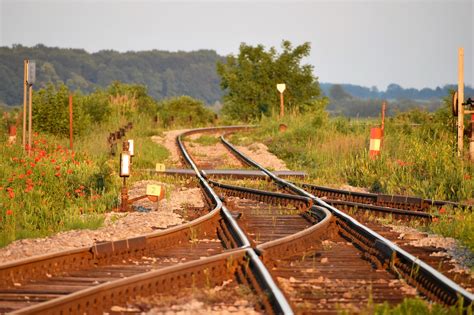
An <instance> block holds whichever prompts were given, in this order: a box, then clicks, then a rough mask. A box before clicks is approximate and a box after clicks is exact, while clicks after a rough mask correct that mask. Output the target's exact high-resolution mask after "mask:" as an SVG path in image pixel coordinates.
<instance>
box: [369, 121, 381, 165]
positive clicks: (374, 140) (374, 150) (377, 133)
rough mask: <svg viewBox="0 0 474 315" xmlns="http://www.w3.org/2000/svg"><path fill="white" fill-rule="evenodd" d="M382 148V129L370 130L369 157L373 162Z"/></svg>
mask: <svg viewBox="0 0 474 315" xmlns="http://www.w3.org/2000/svg"><path fill="white" fill-rule="evenodd" d="M381 146H382V128H379V127H375V128H371V129H370V147H369V156H370V158H371V159H372V160H375V159H376V158H377V156H379V155H380V149H381Z"/></svg>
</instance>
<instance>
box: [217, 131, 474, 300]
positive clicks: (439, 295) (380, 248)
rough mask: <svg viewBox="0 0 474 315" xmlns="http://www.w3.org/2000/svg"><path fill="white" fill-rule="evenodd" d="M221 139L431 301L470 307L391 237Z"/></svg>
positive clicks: (458, 290) (460, 292)
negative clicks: (333, 219) (310, 203)
mask: <svg viewBox="0 0 474 315" xmlns="http://www.w3.org/2000/svg"><path fill="white" fill-rule="evenodd" d="M221 141H222V142H223V143H224V145H226V146H227V147H228V148H229V149H230V150H231V151H232V152H233V153H234V154H236V155H238V156H240V158H241V159H242V160H244V161H246V162H247V163H248V164H249V165H251V166H253V167H256V168H258V169H260V170H261V171H263V172H264V173H265V174H267V175H268V176H269V177H270V178H271V179H272V180H273V181H274V182H275V183H276V184H277V185H278V186H281V187H286V188H287V189H289V190H291V191H293V192H294V193H296V194H298V195H300V196H305V197H309V198H311V199H313V201H314V202H315V203H316V204H317V205H319V206H321V207H324V208H326V209H328V210H330V211H331V212H332V214H333V215H334V216H335V217H336V218H337V223H338V224H339V225H340V227H341V228H342V229H344V230H346V233H347V235H348V237H350V238H351V239H352V240H353V241H354V242H357V243H359V244H360V245H361V246H363V248H365V249H366V250H367V251H368V252H369V253H370V255H371V256H372V257H376V258H377V260H378V262H377V264H378V265H379V266H383V267H385V268H386V269H387V270H390V271H392V272H394V273H396V274H400V275H402V276H403V277H404V278H405V279H406V281H407V282H408V283H410V284H412V285H413V286H415V287H416V288H417V289H418V290H419V291H420V292H422V293H423V294H425V295H426V296H427V297H428V298H430V299H431V300H433V301H437V302H441V303H444V304H446V305H455V304H456V303H458V302H459V301H461V302H462V303H463V305H464V306H465V307H472V304H473V300H474V295H473V294H471V293H470V292H468V291H466V290H465V289H464V288H462V287H460V286H459V285H458V284H456V283H455V282H453V281H452V280H450V279H448V278H447V277H446V276H444V275H443V274H441V273H440V272H438V271H437V270H435V269H434V268H432V267H431V266H429V265H428V264H426V263H424V262H423V261H420V260H419V259H417V258H416V257H414V256H413V255H411V254H410V253H408V252H406V251H405V250H403V249H401V248H399V247H398V246H397V245H395V244H394V243H392V242H391V241H389V240H387V239H385V238H384V237H382V236H380V235H379V234H377V233H375V232H374V231H372V230H371V229H369V228H367V227H366V226H364V225H362V224H361V223H359V222H358V221H356V220H355V219H353V218H352V217H350V216H349V215H347V214H345V213H344V212H342V211H340V210H338V209H336V208H335V207H333V206H331V205H329V204H328V203H326V202H325V201H324V200H322V199H321V198H318V197H316V196H314V195H312V194H310V193H308V192H307V191H305V190H303V189H301V188H300V187H297V186H296V185H295V184H293V183H290V182H287V181H285V180H283V179H281V178H279V177H278V176H275V175H274V174H273V173H272V172H270V171H268V170H267V169H266V168H264V167H263V166H261V165H260V164H258V163H256V162H255V161H253V160H252V159H250V158H249V157H247V156H245V155H243V154H242V153H241V152H240V151H238V150H237V149H236V148H235V147H234V146H233V145H232V144H231V143H230V142H228V141H227V140H226V139H225V138H224V137H223V136H221Z"/></svg>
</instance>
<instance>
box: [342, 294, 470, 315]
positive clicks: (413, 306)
mask: <svg viewBox="0 0 474 315" xmlns="http://www.w3.org/2000/svg"><path fill="white" fill-rule="evenodd" d="M360 313H361V314H378V315H406V314H413V315H415V314H416V315H457V314H470V315H472V306H471V307H469V308H463V307H462V305H461V304H459V305H454V306H451V307H445V306H443V305H440V304H436V303H428V302H427V301H425V300H422V299H420V298H407V299H404V300H403V302H401V303H400V304H398V305H395V306H390V305H389V304H388V303H387V302H385V303H383V304H373V303H372V302H369V304H368V305H367V308H366V309H365V310H362V311H361V312H360ZM342 314H347V313H346V312H342Z"/></svg>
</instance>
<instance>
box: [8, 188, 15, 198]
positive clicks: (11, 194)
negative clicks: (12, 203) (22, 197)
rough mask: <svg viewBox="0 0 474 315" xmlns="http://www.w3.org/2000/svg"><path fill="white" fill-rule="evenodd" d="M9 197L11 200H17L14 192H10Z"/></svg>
mask: <svg viewBox="0 0 474 315" xmlns="http://www.w3.org/2000/svg"><path fill="white" fill-rule="evenodd" d="M8 196H9V197H10V199H13V198H15V193H14V192H13V190H9V191H8Z"/></svg>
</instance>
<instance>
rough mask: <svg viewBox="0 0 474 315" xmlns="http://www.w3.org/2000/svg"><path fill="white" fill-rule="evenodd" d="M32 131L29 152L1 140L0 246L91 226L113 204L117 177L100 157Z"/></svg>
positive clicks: (114, 202)
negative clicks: (31, 146)
mask: <svg viewBox="0 0 474 315" xmlns="http://www.w3.org/2000/svg"><path fill="white" fill-rule="evenodd" d="M56 140H57V139H55V138H53V137H45V136H35V138H34V148H33V149H32V154H31V155H30V156H28V155H26V154H25V153H24V152H23V150H22V148H21V146H20V145H13V146H7V145H3V146H0V209H1V211H0V246H4V245H6V244H8V243H10V242H11V241H13V240H15V239H19V238H27V237H38V236H47V235H50V234H52V233H55V232H58V231H63V230H67V229H70V228H71V227H78V226H80V227H83V228H93V227H97V226H98V224H100V219H97V216H95V214H100V213H103V212H105V211H106V210H107V209H111V208H112V207H114V206H115V205H116V202H117V195H118V189H117V185H116V179H115V178H114V177H112V176H111V175H112V170H111V168H110V167H109V166H108V164H107V163H106V160H105V159H101V158H98V159H91V157H90V156H89V155H88V154H87V152H82V153H79V152H75V151H70V150H68V149H67V148H65V147H64V146H62V145H61V144H58V141H56Z"/></svg>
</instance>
